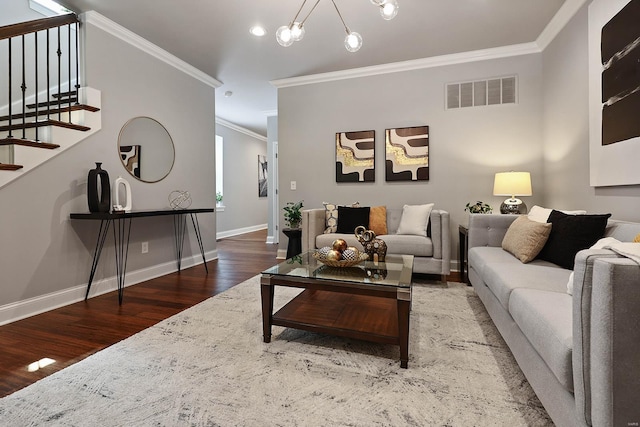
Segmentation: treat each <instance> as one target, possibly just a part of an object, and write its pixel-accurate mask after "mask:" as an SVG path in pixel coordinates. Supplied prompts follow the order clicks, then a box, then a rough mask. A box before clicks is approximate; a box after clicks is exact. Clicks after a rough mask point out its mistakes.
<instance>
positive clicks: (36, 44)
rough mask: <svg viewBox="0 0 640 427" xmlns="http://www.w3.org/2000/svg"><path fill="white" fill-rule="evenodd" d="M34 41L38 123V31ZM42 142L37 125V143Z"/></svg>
mask: <svg viewBox="0 0 640 427" xmlns="http://www.w3.org/2000/svg"><path fill="white" fill-rule="evenodd" d="M33 41H34V44H35V51H36V62H35V64H34V67H35V79H36V81H35V85H36V116H35V121H36V122H37V121H38V117H39V116H38V32H37V31H36V32H35V33H33ZM37 141H40V138H39V132H38V126H37V125H36V142H37Z"/></svg>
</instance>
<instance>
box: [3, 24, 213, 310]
mask: <svg viewBox="0 0 640 427" xmlns="http://www.w3.org/2000/svg"><path fill="white" fill-rule="evenodd" d="M83 28H84V31H86V46H87V49H86V56H85V62H86V74H87V79H86V82H87V85H88V86H91V87H94V88H96V89H98V90H101V91H102V131H100V132H98V133H97V134H95V135H92V136H91V137H89V138H88V139H87V140H85V141H83V142H81V143H79V144H78V145H76V146H74V147H73V148H71V149H69V150H68V151H66V152H65V153H64V154H63V155H60V156H57V157H55V158H54V159H52V160H50V161H49V162H47V163H45V164H43V165H41V166H40V167H39V168H37V169H35V170H33V171H32V172H30V173H28V174H26V175H25V176H23V177H22V178H21V179H19V180H16V181H14V182H13V183H11V184H10V185H8V186H6V187H4V188H2V189H0V200H2V201H3V202H2V221H0V236H1V238H2V241H3V244H2V246H1V248H0V271H2V281H1V284H2V286H0V307H1V306H3V305H6V304H9V303H13V302H17V301H21V300H25V299H29V298H33V297H37V296H43V295H46V294H48V293H56V292H60V291H62V290H65V289H69V288H73V287H76V286H82V285H84V284H86V282H87V278H88V275H89V269H90V265H91V257H92V251H93V248H94V245H95V238H96V234H97V230H98V223H97V222H93V221H86V222H85V221H71V220H69V214H70V213H71V212H86V211H87V210H88V208H87V201H86V190H87V189H86V180H87V172H88V170H89V169H91V168H92V167H94V162H97V161H101V162H103V168H104V169H106V170H107V171H108V172H109V175H110V177H111V179H112V180H114V179H115V178H117V176H118V175H122V176H123V177H127V179H128V181H129V182H130V184H131V189H132V194H133V207H134V209H138V210H139V209H164V208H168V206H169V205H168V199H167V197H168V195H169V193H170V192H171V191H172V190H175V189H185V190H189V191H190V193H191V195H192V198H193V205H192V207H213V206H214V205H215V190H214V189H215V173H214V133H215V126H214V120H213V117H214V116H215V105H214V103H215V101H214V89H213V88H212V87H210V86H208V85H206V84H205V83H202V82H200V81H198V80H195V79H194V78H192V77H190V76H188V75H186V74H184V73H182V72H180V71H178V70H177V69H175V68H174V67H172V66H169V65H167V64H165V63H164V62H161V61H159V60H158V59H155V58H154V57H151V56H149V55H147V54H145V53H144V52H142V51H140V50H139V49H137V48H134V47H132V46H130V45H129V44H126V43H124V42H122V41H121V40H119V39H117V38H115V37H113V36H111V35H109V34H107V33H105V32H104V31H102V30H100V29H98V28H96V27H94V26H93V25H84V26H83ZM139 115H145V116H150V117H153V118H155V119H157V120H158V121H160V122H161V123H162V124H163V125H164V126H165V127H166V128H167V130H168V131H169V133H170V134H171V136H172V138H173V141H174V143H175V146H176V161H175V165H174V168H173V171H172V172H171V173H170V174H169V176H168V177H167V178H166V179H165V180H163V181H161V182H159V183H155V184H147V183H142V182H139V181H136V180H135V179H133V178H132V177H129V176H128V175H127V173H126V171H125V169H124V167H123V166H122V164H121V163H120V161H119V159H118V152H117V148H116V144H117V139H118V132H119V131H120V128H121V127H122V125H124V123H125V122H126V121H127V120H128V119H130V118H132V117H134V116H139ZM5 173H6V172H5ZM199 219H200V227H201V230H202V234H203V240H204V247H205V251H207V252H211V251H215V248H216V243H215V233H216V231H215V215H214V214H202V215H200V217H199ZM189 233H190V234H189V236H188V237H187V240H186V241H185V249H184V256H185V257H186V256H191V255H195V254H199V250H198V247H197V243H196V239H195V236H194V235H193V231H192V229H191V226H189ZM141 241H148V242H149V253H148V254H144V255H143V254H141V253H140V246H141ZM102 255H103V256H102V259H101V262H100V265H99V267H98V270H97V273H96V280H98V281H99V280H101V279H104V278H111V277H113V276H114V275H115V267H114V251H113V242H112V238H111V236H109V238H108V239H107V243H106V245H105V248H104V251H103V254H102ZM174 260H175V252H174V246H173V224H172V221H171V218H170V217H166V218H149V219H138V220H134V222H133V227H132V232H131V246H130V251H129V262H128V265H127V270H128V272H129V273H131V272H135V271H136V270H138V271H140V270H142V269H146V268H150V267H153V266H157V265H159V264H163V263H170V262H173V261H174ZM125 299H126V294H125ZM114 302H115V301H114ZM114 307H115V306H114Z"/></svg>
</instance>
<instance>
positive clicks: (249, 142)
mask: <svg viewBox="0 0 640 427" xmlns="http://www.w3.org/2000/svg"><path fill="white" fill-rule="evenodd" d="M216 134H217V135H220V136H221V137H222V138H223V139H224V145H223V147H224V153H223V157H224V159H223V162H224V166H223V174H224V178H223V180H224V199H223V205H224V212H218V213H217V225H218V229H217V232H218V233H224V232H233V230H241V229H247V228H254V227H256V226H266V224H267V220H268V219H267V214H268V212H267V209H268V200H267V199H268V198H267V197H258V155H261V156H266V155H267V143H266V142H264V141H260V140H259V139H256V138H253V137H251V136H249V135H246V134H244V133H241V132H238V131H236V130H233V129H230V128H228V127H226V126H224V125H220V124H218V125H217V127H216Z"/></svg>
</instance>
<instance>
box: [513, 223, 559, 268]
mask: <svg viewBox="0 0 640 427" xmlns="http://www.w3.org/2000/svg"><path fill="white" fill-rule="evenodd" d="M550 232H551V224H543V223H540V222H537V221H531V220H530V219H528V218H527V217H526V216H521V217H519V218H518V219H516V220H515V221H513V222H512V223H511V225H510V226H509V228H508V229H507V232H506V233H505V235H504V239H503V240H502V249H504V250H505V251H507V252H510V253H512V254H513V255H514V256H515V257H516V258H518V259H519V260H520V261H522V262H524V263H527V262H531V261H533V260H534V259H535V257H536V255H538V253H540V250H541V249H542V247H543V246H544V244H545V243H546V242H547V239H548V238H549V233H550Z"/></svg>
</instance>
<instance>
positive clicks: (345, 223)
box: [337, 206, 371, 234]
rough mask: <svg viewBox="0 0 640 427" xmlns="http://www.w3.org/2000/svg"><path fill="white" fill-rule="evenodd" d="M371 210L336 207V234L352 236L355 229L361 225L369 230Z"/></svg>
mask: <svg viewBox="0 0 640 427" xmlns="http://www.w3.org/2000/svg"><path fill="white" fill-rule="evenodd" d="M370 212H371V208H368V207H366V208H350V207H347V206H338V230H337V232H338V233H342V234H353V232H354V230H355V229H356V227H358V226H360V225H362V226H364V228H366V229H367V230H368V229H369V214H370Z"/></svg>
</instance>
